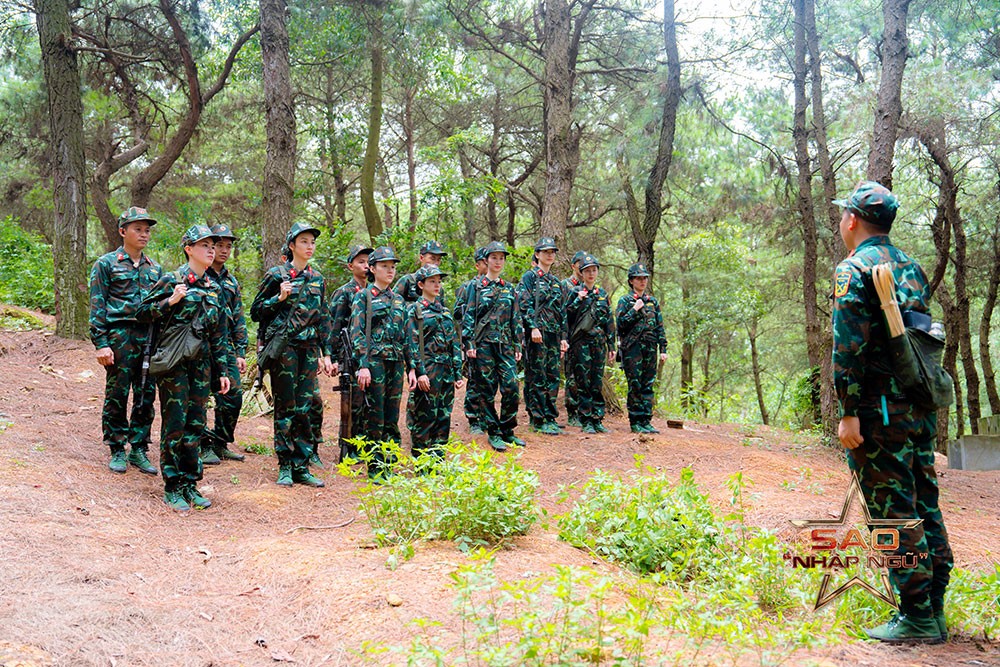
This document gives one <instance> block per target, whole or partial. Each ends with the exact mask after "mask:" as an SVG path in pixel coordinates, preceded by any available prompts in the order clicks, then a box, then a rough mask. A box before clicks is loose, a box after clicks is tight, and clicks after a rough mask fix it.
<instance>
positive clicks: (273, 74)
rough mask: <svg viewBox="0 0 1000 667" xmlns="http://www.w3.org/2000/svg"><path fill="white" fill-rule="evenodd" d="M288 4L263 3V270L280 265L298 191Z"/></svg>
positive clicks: (262, 0) (279, 1)
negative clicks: (264, 125)
mask: <svg viewBox="0 0 1000 667" xmlns="http://www.w3.org/2000/svg"><path fill="white" fill-rule="evenodd" d="M286 12H287V6H286V4H285V0H260V51H261V58H262V60H263V64H264V113H265V117H266V123H267V157H266V158H265V161H264V192H263V201H262V206H261V209H262V219H261V240H262V242H263V246H264V266H265V267H268V266H274V265H275V264H277V263H278V261H279V256H280V255H281V251H282V248H283V247H284V245H285V234H286V233H287V231H288V228H289V227H290V226H291V222H292V198H293V195H294V193H295V159H296V151H297V142H296V136H295V108H294V100H293V95H292V75H291V66H290V65H289V61H288V24H287V18H286Z"/></svg>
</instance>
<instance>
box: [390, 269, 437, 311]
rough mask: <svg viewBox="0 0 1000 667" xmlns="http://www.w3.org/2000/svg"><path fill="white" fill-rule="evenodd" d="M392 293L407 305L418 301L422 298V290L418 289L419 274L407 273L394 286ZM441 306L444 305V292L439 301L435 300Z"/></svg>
mask: <svg viewBox="0 0 1000 667" xmlns="http://www.w3.org/2000/svg"><path fill="white" fill-rule="evenodd" d="M392 291H393V292H395V293H396V294H398V295H399V296H401V297H403V301H405V302H406V303H415V302H416V301H417V300H418V299H420V298H422V297H421V296H420V290H419V289H418V288H417V272H416V271H414V272H413V273H407V274H405V275H403V276H401V277H400V279H399V280H397V281H396V284H395V285H394V286H393V288H392ZM435 301H437V302H438V303H440V304H442V305H443V304H444V292H443V291H442V292H441V294H438V296H437V299H435Z"/></svg>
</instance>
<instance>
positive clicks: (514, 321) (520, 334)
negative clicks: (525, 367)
mask: <svg viewBox="0 0 1000 667" xmlns="http://www.w3.org/2000/svg"><path fill="white" fill-rule="evenodd" d="M512 287H513V286H512ZM510 309H511V313H510V325H511V326H512V327H513V329H514V331H513V333H514V353H515V354H521V353H522V349H523V348H524V324H523V322H524V321H523V320H522V318H521V307H520V304H519V303H518V300H517V299H511V304H510Z"/></svg>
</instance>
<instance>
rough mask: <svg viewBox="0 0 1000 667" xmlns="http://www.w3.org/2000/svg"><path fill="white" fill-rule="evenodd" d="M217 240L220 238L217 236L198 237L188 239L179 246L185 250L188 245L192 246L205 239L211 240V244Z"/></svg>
mask: <svg viewBox="0 0 1000 667" xmlns="http://www.w3.org/2000/svg"><path fill="white" fill-rule="evenodd" d="M219 238H220V237H219V235H218V234H206V235H205V236H199V237H198V238H196V239H189V240H187V241H181V245H182V246H183V247H185V248H186V247H188V246H189V245H194V244H195V243H197V242H198V241H204V240H205V239H212V242H213V243H218V241H219Z"/></svg>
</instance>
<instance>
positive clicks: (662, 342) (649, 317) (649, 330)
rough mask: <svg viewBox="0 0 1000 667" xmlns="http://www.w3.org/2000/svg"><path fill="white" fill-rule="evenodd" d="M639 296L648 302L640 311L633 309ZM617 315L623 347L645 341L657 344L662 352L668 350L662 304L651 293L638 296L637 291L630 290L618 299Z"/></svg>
mask: <svg viewBox="0 0 1000 667" xmlns="http://www.w3.org/2000/svg"><path fill="white" fill-rule="evenodd" d="M637 298H638V299H642V300H643V301H645V302H646V305H645V306H643V308H642V309H641V310H639V311H635V310H634V309H633V306H634V305H635V301H636V299H637ZM615 317H616V319H617V320H618V336H619V338H620V339H621V346H622V347H623V348H625V347H631V346H632V345H635V344H637V343H645V344H647V345H655V346H656V347H658V348H659V350H660V352H666V351H667V335H666V333H665V332H664V331H663V315H662V314H661V313H660V304H659V302H658V301H657V300H656V297H654V296H652V295H651V294H643V295H642V296H641V297H637V296H636V294H635V292H629V293H628V294H626V295H625V296H623V297H622V298H620V299H618V307H617V308H616V309H615Z"/></svg>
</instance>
